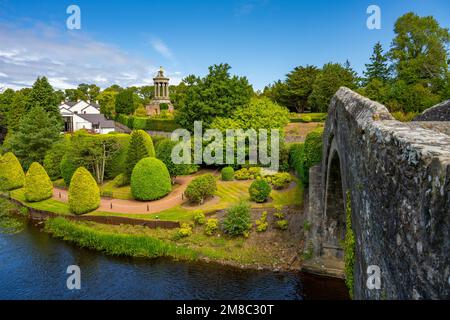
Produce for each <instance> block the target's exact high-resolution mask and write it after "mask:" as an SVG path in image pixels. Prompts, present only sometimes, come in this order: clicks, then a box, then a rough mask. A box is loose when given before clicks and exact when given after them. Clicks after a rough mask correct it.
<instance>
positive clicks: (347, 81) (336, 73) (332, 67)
mask: <svg viewBox="0 0 450 320" xmlns="http://www.w3.org/2000/svg"><path fill="white" fill-rule="evenodd" d="M342 86H345V87H348V88H350V89H356V87H357V78H356V73H355V72H354V71H353V70H351V69H350V68H349V67H348V66H347V67H346V66H343V65H341V64H339V63H327V64H325V65H324V66H323V68H322V71H321V72H320V73H319V74H318V75H317V78H316V81H315V82H314V85H313V91H312V93H311V95H310V96H309V98H308V103H309V104H310V106H311V111H314V112H326V111H327V110H328V106H329V104H330V101H331V98H332V97H333V96H334V94H335V93H336V91H337V90H338V89H339V88H340V87H342Z"/></svg>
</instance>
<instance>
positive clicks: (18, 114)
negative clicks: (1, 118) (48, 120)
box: [8, 89, 31, 133]
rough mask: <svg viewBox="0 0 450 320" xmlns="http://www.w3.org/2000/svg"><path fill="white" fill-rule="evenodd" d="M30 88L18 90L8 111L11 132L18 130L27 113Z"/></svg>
mask: <svg viewBox="0 0 450 320" xmlns="http://www.w3.org/2000/svg"><path fill="white" fill-rule="evenodd" d="M30 91H31V90H30V89H22V90H19V91H17V92H16V94H15V95H14V99H13V101H12V103H11V108H10V110H9V112H8V130H9V132H10V133H13V132H16V131H17V130H18V129H19V127H20V122H21V121H22V119H23V117H24V116H25V114H26V113H27V112H28V111H29V109H28V108H29V106H30Z"/></svg>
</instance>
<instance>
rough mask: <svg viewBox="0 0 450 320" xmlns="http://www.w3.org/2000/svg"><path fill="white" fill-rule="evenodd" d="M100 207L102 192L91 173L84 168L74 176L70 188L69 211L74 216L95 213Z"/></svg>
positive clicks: (79, 169)
mask: <svg viewBox="0 0 450 320" xmlns="http://www.w3.org/2000/svg"><path fill="white" fill-rule="evenodd" d="M99 206H100V190H99V188H98V185H97V182H95V179H94V178H93V177H92V175H91V173H90V172H89V171H87V170H86V169H85V168H84V167H80V168H78V169H77V170H76V171H75V173H74V174H73V176H72V180H71V181H70V187H69V209H70V211H71V212H72V213H74V214H84V213H88V212H91V211H94V210H95V209H97V208H98V207H99Z"/></svg>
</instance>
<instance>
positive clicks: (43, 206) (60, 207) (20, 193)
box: [10, 188, 71, 215]
mask: <svg viewBox="0 0 450 320" xmlns="http://www.w3.org/2000/svg"><path fill="white" fill-rule="evenodd" d="M10 194H11V198H13V199H15V200H18V201H20V202H21V203H23V204H24V205H25V206H27V207H30V208H33V209H38V210H44V211H49V212H53V213H57V214H62V215H67V214H71V213H70V211H69V206H68V205H67V203H65V202H61V201H57V200H54V199H47V200H44V201H40V202H27V201H26V200H25V189H24V188H21V189H17V190H13V191H11V192H10Z"/></svg>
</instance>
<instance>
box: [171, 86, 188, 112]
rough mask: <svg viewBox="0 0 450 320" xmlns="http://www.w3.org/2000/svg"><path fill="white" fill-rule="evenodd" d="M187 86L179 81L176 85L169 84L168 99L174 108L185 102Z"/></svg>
mask: <svg viewBox="0 0 450 320" xmlns="http://www.w3.org/2000/svg"><path fill="white" fill-rule="evenodd" d="M187 89H188V87H187V85H186V84H185V83H184V82H181V83H180V84H179V85H177V86H170V88H169V90H170V100H171V101H172V104H173V106H174V108H176V109H178V108H181V107H182V106H184V105H185V103H186V91H187Z"/></svg>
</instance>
